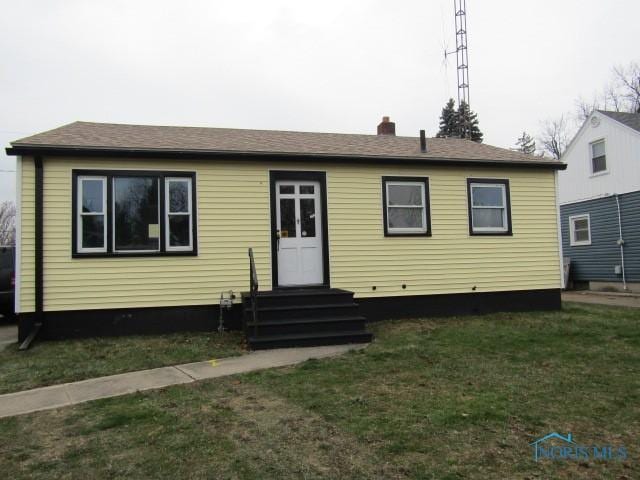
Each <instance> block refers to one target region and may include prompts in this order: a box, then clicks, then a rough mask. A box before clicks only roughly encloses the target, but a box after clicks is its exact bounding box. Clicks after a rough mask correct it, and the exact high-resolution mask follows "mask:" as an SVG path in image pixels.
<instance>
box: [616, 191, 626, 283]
mask: <svg viewBox="0 0 640 480" xmlns="http://www.w3.org/2000/svg"><path fill="white" fill-rule="evenodd" d="M616 204H617V205H618V233H619V235H620V238H619V239H618V245H620V260H621V262H622V288H623V289H624V290H626V289H627V278H626V276H625V273H624V240H623V239H622V216H621V215H620V200H618V194H617V193H616Z"/></svg>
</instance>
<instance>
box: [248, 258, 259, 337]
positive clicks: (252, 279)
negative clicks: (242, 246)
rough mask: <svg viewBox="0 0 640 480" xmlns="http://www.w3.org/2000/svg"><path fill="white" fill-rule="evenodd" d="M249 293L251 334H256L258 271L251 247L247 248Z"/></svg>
mask: <svg viewBox="0 0 640 480" xmlns="http://www.w3.org/2000/svg"><path fill="white" fill-rule="evenodd" d="M249 290H250V291H249V294H250V297H251V319H252V320H253V335H254V336H257V335H258V273H257V272H256V262H255V260H254V259H253V248H250V249H249Z"/></svg>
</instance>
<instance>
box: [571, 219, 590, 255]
mask: <svg viewBox="0 0 640 480" xmlns="http://www.w3.org/2000/svg"><path fill="white" fill-rule="evenodd" d="M569 240H570V243H571V246H572V247H577V246H580V245H591V217H590V216H589V214H588V213H587V214H584V215H572V216H570V217H569Z"/></svg>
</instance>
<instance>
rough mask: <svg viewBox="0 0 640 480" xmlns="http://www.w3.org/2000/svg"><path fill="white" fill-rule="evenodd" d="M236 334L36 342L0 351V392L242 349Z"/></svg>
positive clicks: (174, 362)
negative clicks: (24, 349) (21, 349)
mask: <svg viewBox="0 0 640 480" xmlns="http://www.w3.org/2000/svg"><path fill="white" fill-rule="evenodd" d="M241 341H242V335H241V334H240V333H238V332H225V333H223V334H222V335H220V334H219V333H217V332H191V333H175V334H170V335H148V336H147V335H145V336H132V337H112V338H107V337H103V338H88V339H78V340H60V341H46V342H42V341H38V340H36V341H35V342H34V343H33V345H32V346H31V348H30V349H29V350H26V351H19V350H18V345H10V346H9V347H7V349H6V350H3V351H1V352H0V393H9V392H16V391H18V390H27V389H30V388H36V387H43V386H45V385H54V384H56V383H64V382H72V381H76V380H84V379H87V378H93V377H100V376H103V375H114V374H116V373H123V372H130V371H134V370H142V369H145V368H155V367H163V366H166V365H174V364H178V363H188V362H195V361H199V360H209V359H211V358H220V357H229V356H232V355H238V354H240V353H242V351H243V349H242V346H241Z"/></svg>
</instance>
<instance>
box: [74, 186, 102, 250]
mask: <svg viewBox="0 0 640 480" xmlns="http://www.w3.org/2000/svg"><path fill="white" fill-rule="evenodd" d="M77 187H78V195H77V199H76V202H77V204H76V206H75V207H76V211H77V212H78V213H77V232H76V244H75V245H76V250H77V251H78V252H82V253H100V252H106V251H107V219H106V215H107V196H106V191H107V186H106V179H105V177H100V176H96V177H94V176H88V175H87V176H84V175H82V176H78V178H77Z"/></svg>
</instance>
